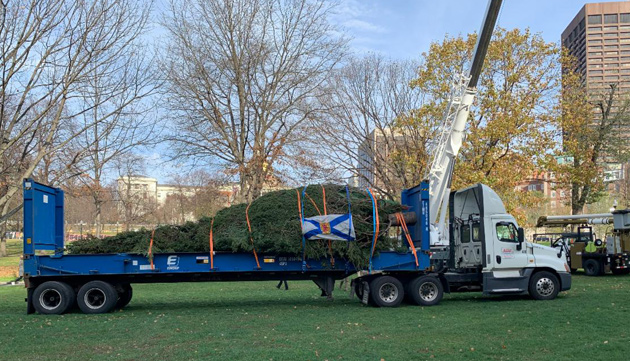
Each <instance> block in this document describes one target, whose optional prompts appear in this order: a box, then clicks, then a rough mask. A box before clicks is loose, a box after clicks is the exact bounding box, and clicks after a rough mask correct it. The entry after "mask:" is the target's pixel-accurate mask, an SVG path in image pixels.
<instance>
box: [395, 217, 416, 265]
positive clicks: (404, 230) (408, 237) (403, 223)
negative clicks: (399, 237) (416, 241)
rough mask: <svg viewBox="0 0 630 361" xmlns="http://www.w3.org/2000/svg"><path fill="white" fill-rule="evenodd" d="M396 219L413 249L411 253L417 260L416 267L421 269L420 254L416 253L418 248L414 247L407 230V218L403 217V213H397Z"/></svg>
mask: <svg viewBox="0 0 630 361" xmlns="http://www.w3.org/2000/svg"><path fill="white" fill-rule="evenodd" d="M396 219H397V220H398V223H400V226H401V228H402V230H403V234H404V235H405V238H406V239H407V242H408V243H409V247H411V251H412V252H413V257H414V258H415V259H416V267H419V266H420V265H419V263H418V254H417V253H416V246H414V245H413V241H412V240H411V236H410V235H409V228H407V223H406V222H405V217H404V216H403V215H402V213H400V212H398V213H396Z"/></svg>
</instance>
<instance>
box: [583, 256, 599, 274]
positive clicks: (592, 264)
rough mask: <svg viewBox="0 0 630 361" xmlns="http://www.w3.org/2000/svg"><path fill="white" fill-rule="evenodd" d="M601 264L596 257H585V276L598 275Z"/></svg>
mask: <svg viewBox="0 0 630 361" xmlns="http://www.w3.org/2000/svg"><path fill="white" fill-rule="evenodd" d="M601 269H602V266H601V265H600V264H599V261H598V260H596V259H587V260H586V261H585V262H584V273H585V274H586V275H587V276H599V275H600V274H601Z"/></svg>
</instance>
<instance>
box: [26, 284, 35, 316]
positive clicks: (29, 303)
mask: <svg viewBox="0 0 630 361" xmlns="http://www.w3.org/2000/svg"><path fill="white" fill-rule="evenodd" d="M33 292H35V289H34V288H27V289H26V299H25V301H26V314H27V315H30V314H31V313H35V307H33Z"/></svg>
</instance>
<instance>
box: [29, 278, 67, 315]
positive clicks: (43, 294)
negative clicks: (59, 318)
mask: <svg viewBox="0 0 630 361" xmlns="http://www.w3.org/2000/svg"><path fill="white" fill-rule="evenodd" d="M73 304H74V290H73V289H72V287H70V286H69V285H68V284H66V283H63V282H57V281H48V282H44V283H42V284H41V285H39V286H37V288H36V289H35V292H33V307H35V310H36V311H37V312H39V313H41V314H43V315H60V314H62V313H64V312H67V311H68V310H69V309H70V308H72V306H73Z"/></svg>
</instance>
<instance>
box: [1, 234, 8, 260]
mask: <svg viewBox="0 0 630 361" xmlns="http://www.w3.org/2000/svg"><path fill="white" fill-rule="evenodd" d="M6 256H7V238H6V237H5V233H2V235H0V257H6Z"/></svg>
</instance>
